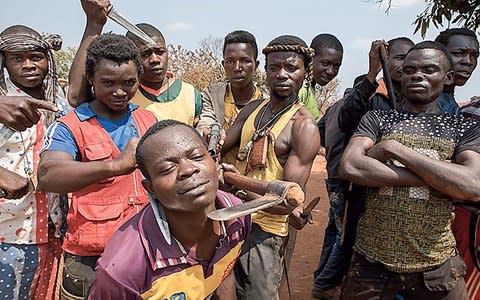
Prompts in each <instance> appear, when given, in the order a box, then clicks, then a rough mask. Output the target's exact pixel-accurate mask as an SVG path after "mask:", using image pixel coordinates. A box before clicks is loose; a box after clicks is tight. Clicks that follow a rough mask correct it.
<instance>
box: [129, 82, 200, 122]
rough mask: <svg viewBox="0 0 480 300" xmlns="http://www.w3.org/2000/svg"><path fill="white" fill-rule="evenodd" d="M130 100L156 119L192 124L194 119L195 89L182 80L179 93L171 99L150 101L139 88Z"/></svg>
mask: <svg viewBox="0 0 480 300" xmlns="http://www.w3.org/2000/svg"><path fill="white" fill-rule="evenodd" d="M131 102H132V103H135V104H137V105H139V106H140V107H142V108H144V109H146V110H149V111H151V112H153V113H154V114H155V116H156V117H157V120H158V121H160V120H166V119H173V120H177V121H180V122H183V123H185V124H188V125H192V126H193V120H194V119H195V89H194V87H193V86H192V85H191V84H188V83H185V82H183V81H182V87H181V89H180V93H179V94H178V96H177V98H175V99H173V100H172V101H168V102H157V101H152V100H150V99H147V98H146V97H145V96H144V95H143V94H142V92H141V91H140V89H139V90H138V91H137V93H136V94H135V97H133V99H132V101H131Z"/></svg>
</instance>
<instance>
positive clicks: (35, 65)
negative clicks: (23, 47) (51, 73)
mask: <svg viewBox="0 0 480 300" xmlns="http://www.w3.org/2000/svg"><path fill="white" fill-rule="evenodd" d="M4 53H5V66H6V67H7V70H8V74H9V76H10V79H11V80H12V81H13V82H15V84H17V85H18V86H19V87H20V88H22V87H23V88H26V89H31V88H40V87H42V84H43V79H44V78H45V76H47V72H48V61H47V57H46V55H45V53H44V52H42V51H39V50H37V51H22V52H9V51H5V52H4Z"/></svg>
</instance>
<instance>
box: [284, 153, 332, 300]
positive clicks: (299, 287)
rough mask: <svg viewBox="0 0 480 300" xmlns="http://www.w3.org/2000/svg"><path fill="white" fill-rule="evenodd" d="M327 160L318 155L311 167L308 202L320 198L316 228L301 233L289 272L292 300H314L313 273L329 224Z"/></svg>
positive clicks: (315, 221) (285, 296)
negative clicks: (326, 185)
mask: <svg viewBox="0 0 480 300" xmlns="http://www.w3.org/2000/svg"><path fill="white" fill-rule="evenodd" d="M326 176H327V172H326V170H325V158H324V157H323V156H321V155H318V156H317V158H316V159H315V162H314V164H313V167H312V173H311V175H310V178H309V180H308V183H307V197H306V199H307V201H310V200H311V199H313V198H315V197H317V196H320V197H321V200H320V203H319V204H318V205H317V207H316V208H315V210H313V221H314V224H308V225H307V226H305V228H303V230H302V231H299V232H298V235H297V242H296V246H295V252H294V254H293V259H292V262H291V266H290V271H289V274H288V276H289V281H290V288H291V292H292V299H295V300H296V299H307V300H308V299H314V298H313V297H312V296H311V291H312V287H313V271H314V270H315V268H316V266H317V264H318V260H319V258H320V251H321V249H322V243H323V233H324V229H325V226H326V224H327V222H328V215H327V210H328V207H329V204H328V197H327V191H326V189H325V178H326ZM282 299H288V292H287V291H285V290H282Z"/></svg>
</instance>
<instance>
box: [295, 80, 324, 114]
mask: <svg viewBox="0 0 480 300" xmlns="http://www.w3.org/2000/svg"><path fill="white" fill-rule="evenodd" d="M298 97H299V98H300V101H302V102H303V105H305V108H306V109H307V110H308V111H309V112H310V113H311V114H312V116H313V119H314V120H318V118H319V117H320V111H319V110H318V104H317V95H316V93H315V90H314V89H313V88H312V87H311V86H309V87H308V88H307V86H306V82H303V86H302V88H301V89H300V91H299V92H298Z"/></svg>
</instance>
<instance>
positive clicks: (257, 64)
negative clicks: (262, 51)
mask: <svg viewBox="0 0 480 300" xmlns="http://www.w3.org/2000/svg"><path fill="white" fill-rule="evenodd" d="M259 65H260V62H259V61H258V60H256V61H255V70H256V69H257V68H258V66H259Z"/></svg>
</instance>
